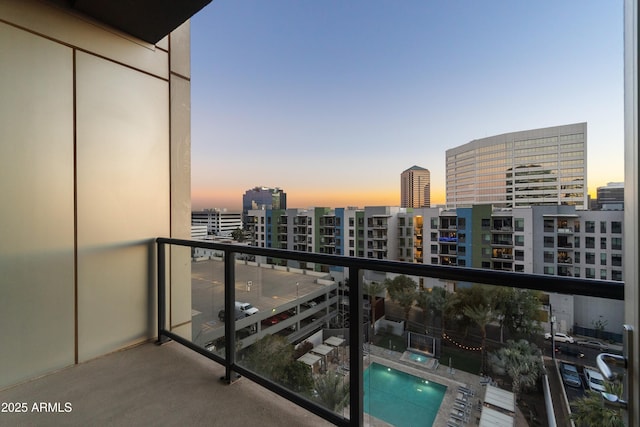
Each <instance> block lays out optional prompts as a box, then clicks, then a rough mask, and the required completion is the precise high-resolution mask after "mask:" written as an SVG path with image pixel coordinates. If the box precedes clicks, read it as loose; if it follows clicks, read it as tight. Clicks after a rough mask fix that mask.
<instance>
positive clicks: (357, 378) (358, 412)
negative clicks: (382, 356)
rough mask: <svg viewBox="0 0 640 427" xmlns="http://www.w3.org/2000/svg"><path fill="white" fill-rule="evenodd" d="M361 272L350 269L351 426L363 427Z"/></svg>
mask: <svg viewBox="0 0 640 427" xmlns="http://www.w3.org/2000/svg"><path fill="white" fill-rule="evenodd" d="M360 271H361V270H360V269H359V268H354V267H350V268H349V318H350V322H349V424H350V425H352V426H362V425H363V422H364V415H363V410H364V402H363V400H364V399H363V396H364V393H363V383H362V380H363V375H362V368H363V362H362V344H363V342H362V322H363V316H362V312H363V308H362V303H363V301H362V283H360Z"/></svg>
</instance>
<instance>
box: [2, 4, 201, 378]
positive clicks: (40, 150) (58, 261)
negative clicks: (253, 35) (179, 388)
mask: <svg viewBox="0 0 640 427" xmlns="http://www.w3.org/2000/svg"><path fill="white" fill-rule="evenodd" d="M174 36H175V37H174ZM189 37H190V36H189V25H188V23H186V24H184V25H183V26H182V27H180V28H179V29H178V30H176V32H175V33H173V34H172V35H171V36H169V37H167V38H165V39H164V40H162V41H161V42H159V43H158V44H157V45H156V46H153V45H149V44H148V43H145V42H141V41H139V40H137V39H134V38H132V37H130V36H127V35H126V34H122V33H120V32H118V31H117V30H114V29H112V28H106V27H103V26H101V25H100V24H98V23H95V22H89V21H88V20H85V19H82V18H80V17H79V15H78V14H75V13H68V12H66V10H65V9H62V8H59V7H57V6H54V5H51V4H49V3H46V2H39V1H30V0H25V1H11V0H8V1H3V2H2V3H0V63H2V67H0V68H1V69H0V76H2V78H1V79H0V92H1V93H2V99H1V100H0V140H1V141H2V143H0V167H1V168H2V170H3V174H4V176H5V179H4V180H3V183H2V184H0V186H2V187H3V189H2V191H0V194H2V198H3V206H4V207H5V209H4V211H3V212H4V213H3V224H4V226H5V228H4V230H5V231H3V238H2V242H1V243H0V270H1V271H2V272H3V273H2V277H0V324H2V325H3V327H2V328H1V329H0V338H1V339H2V342H4V343H20V345H3V346H2V347H1V349H0V362H1V363H2V366H4V367H5V369H3V370H2V371H1V372H0V387H2V386H7V385H10V384H13V383H16V382H19V381H23V380H26V379H29V378H31V377H34V376H38V375H41V374H44V373H47V372H50V371H53V370H56V369H60V368H63V367H65V366H68V365H71V364H74V363H78V362H82V361H85V360H88V359H91V358H94V357H97V356H100V355H103V354H105V353H109V352H112V351H116V350H119V349H121V348H124V347H126V346H129V345H132V344H135V343H138V342H141V341H145V340H147V339H149V338H150V337H153V336H154V335H155V332H156V328H155V324H154V322H153V320H152V319H153V318H154V317H153V316H150V315H149V307H150V306H153V304H152V303H151V301H153V298H154V291H153V289H154V286H155V275H154V273H153V272H152V271H150V268H149V260H150V259H153V251H154V239H155V238H156V237H157V236H173V237H180V238H189V236H190V227H189V220H188V218H189V215H190V211H191V206H190V160H189V156H188V155H186V154H185V153H189V151H190V128H189V126H190V125H189V120H188V116H189V113H188V110H189V107H188V105H189V102H190V101H189V92H190V89H189V86H190V83H189V73H190V70H189V68H188V60H187V61H186V63H185V61H184V59H185V58H187V59H188V57H189V53H188V52H189ZM9 185H10V187H7V186H9ZM36 206H37V207H46V210H47V215H44V216H43V215H40V214H39V212H40V210H39V209H34V207H36ZM150 210H151V211H153V212H154V215H152V216H149V215H148V212H149V211H150ZM23 224H29V227H24V226H23ZM52 224H55V226H53V227H52V226H51V225H52ZM183 255H185V254H182V253H181V252H180V251H175V252H173V253H172V254H171V261H170V262H172V263H174V264H173V266H174V267H175V268H172V276H171V277H172V279H180V278H184V277H189V275H190V272H189V265H190V264H189V263H188V262H184V257H183ZM186 257H187V258H186V259H189V258H188V257H189V252H188V250H187V251H186ZM173 297H174V300H173V301H172V303H171V304H169V306H168V310H171V311H170V318H171V319H172V321H175V322H177V323H180V322H183V321H188V320H190V310H187V307H186V306H182V304H181V301H190V294H189V290H188V289H175V290H174V294H173ZM189 307H190V306H189ZM42 325H47V326H46V327H43V326H42ZM43 348H46V351H43V350H42V349H43Z"/></svg>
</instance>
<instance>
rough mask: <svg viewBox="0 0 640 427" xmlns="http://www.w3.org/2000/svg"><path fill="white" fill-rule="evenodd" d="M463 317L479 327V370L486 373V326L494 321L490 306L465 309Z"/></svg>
mask: <svg viewBox="0 0 640 427" xmlns="http://www.w3.org/2000/svg"><path fill="white" fill-rule="evenodd" d="M464 315H465V316H467V317H468V318H469V319H471V320H472V321H473V322H474V323H475V324H477V325H478V327H480V337H481V343H480V351H481V362H480V369H481V370H482V372H486V368H487V361H486V358H487V353H486V344H487V325H488V324H489V323H491V322H493V321H494V320H495V313H494V311H493V309H492V308H491V306H489V305H478V306H475V307H469V306H467V307H465V308H464Z"/></svg>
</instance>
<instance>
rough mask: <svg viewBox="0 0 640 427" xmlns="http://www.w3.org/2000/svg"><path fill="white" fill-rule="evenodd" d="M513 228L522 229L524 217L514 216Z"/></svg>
mask: <svg viewBox="0 0 640 427" xmlns="http://www.w3.org/2000/svg"><path fill="white" fill-rule="evenodd" d="M515 230H516V231H524V218H516V219H515Z"/></svg>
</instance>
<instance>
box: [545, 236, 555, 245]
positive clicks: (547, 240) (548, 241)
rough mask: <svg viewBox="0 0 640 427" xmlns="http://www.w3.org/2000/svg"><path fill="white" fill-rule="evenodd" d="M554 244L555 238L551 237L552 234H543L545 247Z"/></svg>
mask: <svg viewBox="0 0 640 427" xmlns="http://www.w3.org/2000/svg"><path fill="white" fill-rule="evenodd" d="M554 244H555V239H554V238H553V236H544V247H545V248H552V247H553V245H554Z"/></svg>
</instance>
